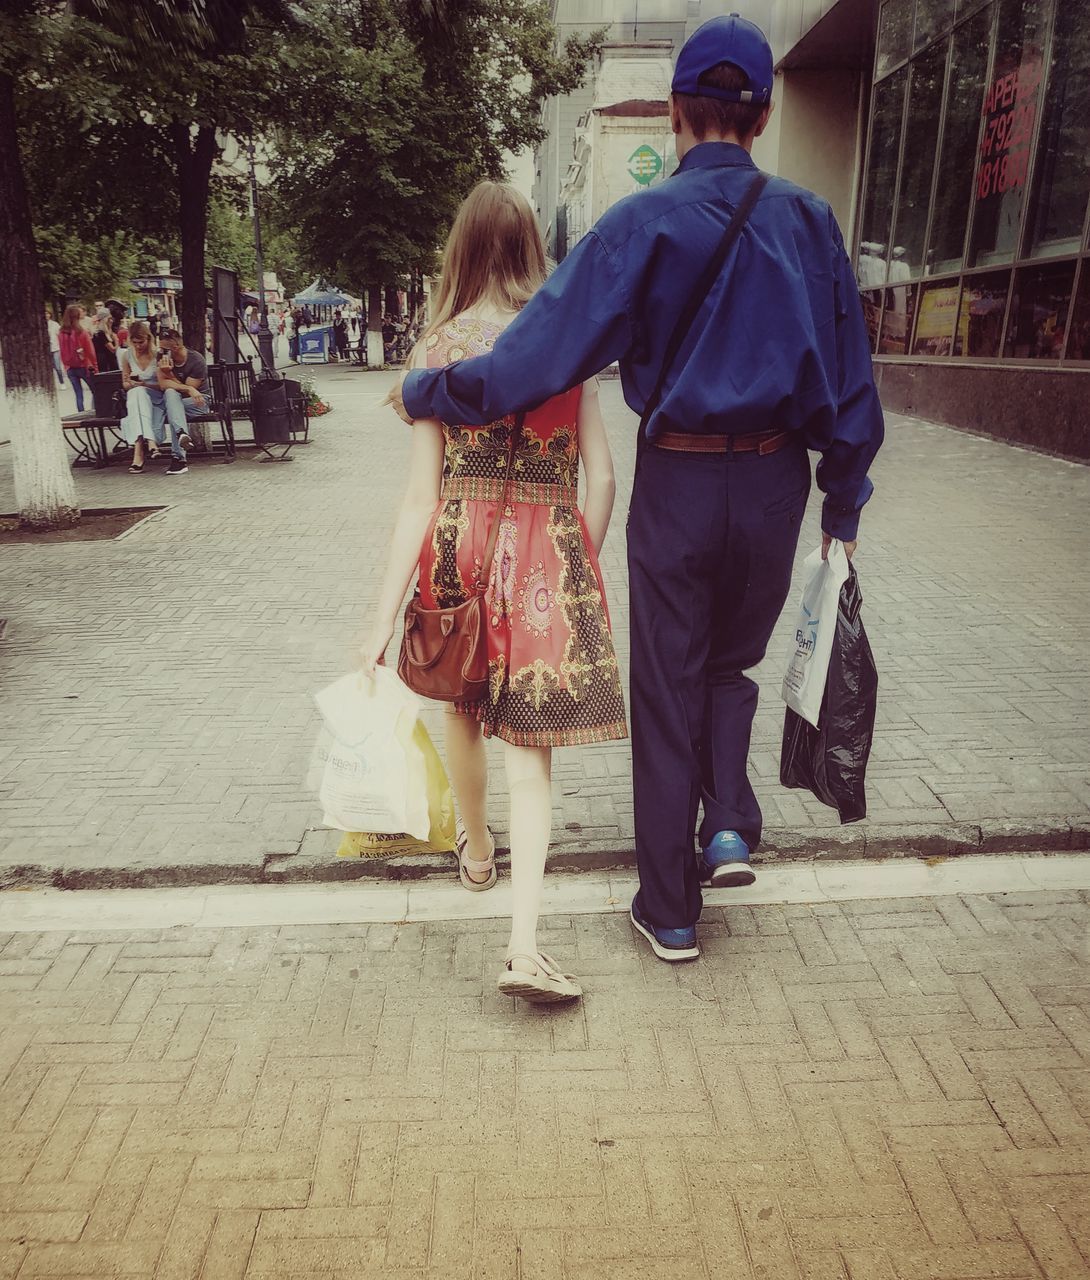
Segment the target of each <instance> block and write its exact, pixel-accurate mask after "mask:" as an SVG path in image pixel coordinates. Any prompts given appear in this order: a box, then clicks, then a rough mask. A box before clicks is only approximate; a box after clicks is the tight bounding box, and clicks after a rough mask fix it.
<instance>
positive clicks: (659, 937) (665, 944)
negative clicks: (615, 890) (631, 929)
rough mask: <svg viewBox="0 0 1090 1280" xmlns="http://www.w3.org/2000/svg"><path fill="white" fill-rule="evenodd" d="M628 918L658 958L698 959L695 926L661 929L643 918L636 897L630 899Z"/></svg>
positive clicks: (669, 959)
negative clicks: (630, 905)
mask: <svg viewBox="0 0 1090 1280" xmlns="http://www.w3.org/2000/svg"><path fill="white" fill-rule="evenodd" d="M628 918H629V919H630V920H631V921H632V924H633V925H634V926H635V928H636V930H637V931H638V932H639V933H642V934H643V936H644V937H645V938H646V939H647V941H648V942H649V943H650V944H651V950H652V951H653V952H654V953H655V955H657V956H658V958H659V959H660V960H668V961H670V963H674V962H675V961H677V960H699V959H700V948H699V947H698V946H697V945H696V926H695V925H689V927H688V928H687V929H663V928H661V927H660V926H659V925H657V924H652V923H651V922H650V920H645V919H644V917H643V914H642V912H641V911H640V909H639V907H637V906H636V899H635V898H633V899H632V907H631V909H630V910H629V913H628Z"/></svg>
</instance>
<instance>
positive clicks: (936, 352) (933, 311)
mask: <svg viewBox="0 0 1090 1280" xmlns="http://www.w3.org/2000/svg"><path fill="white" fill-rule="evenodd" d="M959 292H960V289H959V286H958V282H957V281H956V280H953V281H950V282H948V283H946V284H929V285H925V286H924V290H923V294H922V296H921V297H920V313H919V315H918V316H917V317H916V338H915V341H914V342H913V344H912V354H913V355H917V356H948V355H950V353H951V351H952V350H953V343H954V317H955V316H956V315H957V312H958V294H959Z"/></svg>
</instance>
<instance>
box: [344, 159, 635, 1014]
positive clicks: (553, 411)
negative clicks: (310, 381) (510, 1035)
mask: <svg viewBox="0 0 1090 1280" xmlns="http://www.w3.org/2000/svg"><path fill="white" fill-rule="evenodd" d="M544 279H545V251H544V246H543V244H542V241H541V234H540V232H539V231H538V228H537V223H536V221H535V220H534V216H533V213H532V211H531V209H530V206H529V205H528V204H527V202H526V200H525V199H524V198H523V197H522V196H521V195H520V194H519V193H518V192H517V191H516V190H515V189H514V188H513V187H510V186H507V185H506V184H503V183H494V182H482V183H481V184H480V185H479V186H477V187H476V188H475V189H474V190H473V191H472V192H471V193H470V195H469V196H468V197H467V198H466V200H465V202H464V204H463V205H462V208H461V210H460V211H459V214H458V217H457V219H456V220H455V223H454V226H453V227H452V229H451V233H450V238H449V240H448V242H447V247H446V252H445V255H444V263H443V273H442V277H441V279H440V282H439V287H438V289H437V292H436V294H435V297H434V298H433V301H432V319H431V323H430V324H429V325H428V327H427V329H426V330H425V332H424V335H423V338H422V339H421V342H420V343H419V344H418V345H417V348H416V351H415V352H414V354H413V357H412V360H413V362H414V363H415V364H417V365H424V364H427V365H429V366H440V365H445V364H449V363H450V362H452V361H454V360H461V359H463V358H465V357H469V356H474V355H480V354H481V353H483V352H485V351H487V350H489V349H490V348H491V346H492V344H493V343H494V342H495V340H496V338H497V337H499V335H500V334H501V333H502V331H503V329H504V327H505V326H506V325H507V324H509V323H510V321H511V320H513V319H514V318H515V316H516V315H517V314H518V311H519V309H520V308H521V307H522V306H523V305H524V304H525V303H526V302H527V301H528V300H529V298H530V297H531V295H532V294H533V292H534V290H535V289H537V288H538V286H539V285H540V284H541V283H542V282H543V281H544ZM513 432H514V433H515V445H516V447H515V455H514V461H513V466H512V471H511V481H510V486H509V489H508V497H507V501H506V503H502V499H503V493H504V475H505V472H506V469H507V459H508V453H509V449H510V442H511V439H512V433H513ZM580 460H582V464H583V469H584V472H585V496H584V502H583V508H582V511H581V512H580V510H579V507H578V505H577V497H578V493H577V491H578V483H579V464H580ZM614 488H615V486H614V479H613V463H612V459H611V457H610V452H609V444H608V441H607V439H606V434H605V427H604V425H603V423H602V416H601V411H600V409H599V407H598V393H597V384H596V382H595V381H594V379H591V381H590V382H588V383H586V384H584V385H582V386H578V387H573V388H572V389H571V390H570V391H567V392H565V393H564V394H563V395H559V396H554V397H553V398H552V399H551V400H548V401H546V403H545V404H542V405H539V406H538V407H537V408H536V409H532V410H529V411H528V412H527V413H526V415H525V419H524V422H523V425H522V428H521V430H520V431H519V430H518V429H517V427H516V424H515V422H514V420H513V419H504V420H503V421H502V422H496V423H493V424H492V425H491V426H488V427H465V426H458V425H447V424H443V423H440V422H437V421H434V420H427V421H420V422H417V423H415V424H414V426H413V439H412V450H411V459H410V472H409V482H408V489H407V491H406V494H405V499H404V501H403V503H402V507H401V511H400V513H399V515H398V519H397V523H396V525H395V528H394V534H393V538H392V541H391V548H390V559H389V564H388V568H387V572H386V577H385V580H384V583H383V588H382V592H381V596H380V600H379V605H378V609H377V611H376V615H375V619H374V624H373V627H372V631H371V635H370V636H369V638H368V640H367V641H366V642H365V644H364V645H363V660H364V669H365V670H367V671H372V670H373V669H374V666H375V664H376V663H377V662H380V661H382V658H383V655H384V654H385V652H386V648H387V646H388V644H389V642H390V640H391V638H392V636H393V631H394V625H395V619H396V616H397V614H398V612H399V610H400V608H401V603H402V600H403V599H404V596H405V591H406V588H407V587H408V585H409V583H410V581H411V579H412V578H413V577H414V576H416V577H417V579H418V589H419V591H420V595H421V598H422V600H423V603H424V607H425V608H428V609H435V608H446V607H449V606H451V605H456V604H460V603H462V602H463V601H464V600H466V599H467V598H468V596H469V594H470V592H471V591H472V589H473V587H472V584H473V583H474V581H476V580H477V579H478V576H480V580H481V581H487V582H488V584H489V585H488V590H487V593H486V601H487V605H488V611H487V612H488V631H487V640H488V671H489V689H488V694H487V696H486V697H485V698H483V699H482V700H481V701H480V702H476V703H470V704H465V705H461V704H459V705H457V706H455V707H449V708H448V711H449V712H450V714H449V715H448V716H447V763H448V766H449V769H450V776H451V782H452V784H453V787H454V792H455V796H456V798H457V801H458V810H459V814H460V817H461V823H460V832H459V849H458V857H459V868H458V869H459V875H460V877H461V881H462V883H463V885H465V887H466V888H467V889H470V890H473V891H481V890H483V889H490V888H491V887H492V886H493V885H494V884H495V883H496V865H495V852H496V846H495V841H494V840H493V838H492V833H491V831H490V830H489V827H488V822H487V815H486V795H487V790H488V774H487V764H486V757H485V739H486V738H489V737H492V736H495V737H497V738H500V739H502V741H503V742H504V762H505V765H506V772H507V781H508V788H509V792H510V837H511V887H512V920H511V941H510V944H509V946H508V950H507V957H506V960H505V962H504V967H503V971H502V972H501V974H500V978H499V983H498V985H499V988H500V990H501V991H504V992H507V993H509V994H512V995H522V996H524V997H526V998H527V999H530V1000H535V1001H541V1002H549V1001H554V1000H566V999H574V998H576V997H578V996H579V995H580V994H581V990H580V987H579V985H578V983H577V982H576V981H575V979H574V978H573V976H572V975H571V974H567V973H564V972H563V971H562V970H561V968H560V966H559V965H558V964H557V963H556V961H555V960H553V959H552V957H550V956H546V955H543V954H542V953H541V952H540V951H539V950H538V946H537V921H538V912H539V909H540V902H541V889H542V882H543V878H544V873H545V859H546V854H547V852H548V847H549V838H550V834H551V824H552V796H551V763H552V748H553V747H558V746H569V745H578V744H585V743H591V742H601V741H605V740H608V739H614V738H623V737H625V736H626V733H627V730H626V727H625V713H624V699H623V696H622V694H621V684H620V676H619V672H618V670H617V658H616V654H615V653H614V650H613V640H612V637H611V635H610V629H609V615H608V611H607V608H606V601H605V593H604V590H603V587H602V578H601V572H600V570H599V567H598V551H599V550H600V548H601V545H602V542H603V541H604V539H605V535H606V530H607V528H608V526H609V518H610V514H611V512H612V510H613V497H614ZM501 503H502V510H501V509H500V508H501ZM496 519H498V520H499V522H500V525H499V536H498V539H497V543H496V551H495V554H494V556H493V560H492V564H491V565H489V566H484V565H482V564H481V559H482V557H483V556H484V553H485V550H486V544H487V542H488V535H489V531H490V529H491V527H492V522H493V520H496Z"/></svg>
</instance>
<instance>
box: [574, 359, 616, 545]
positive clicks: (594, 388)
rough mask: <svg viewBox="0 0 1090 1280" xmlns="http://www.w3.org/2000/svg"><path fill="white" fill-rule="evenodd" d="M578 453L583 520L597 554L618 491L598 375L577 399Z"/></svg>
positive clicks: (585, 383) (587, 382) (589, 382)
mask: <svg viewBox="0 0 1090 1280" xmlns="http://www.w3.org/2000/svg"><path fill="white" fill-rule="evenodd" d="M579 457H580V459H581V460H582V463H583V473H584V476H585V477H586V495H585V497H584V499H583V521H584V523H585V524H586V526H587V534H588V535H589V537H590V541H591V545H592V546H593V547H594V551H595V554H597V553H598V552H599V551H601V549H602V543H603V542H605V540H606V530H607V529H608V528H609V519H610V516H611V515H612V514H613V500H614V498H615V497H616V495H617V482H616V479H615V478H614V474H613V455H612V453H610V450H609V439H608V437H607V436H606V425H605V423H604V422H603V421H602V410H601V406H600V405H599V403H598V379H597V378H589V379H588V380H587V381H586V382H584V383H583V394H582V397H581V398H580V401H579Z"/></svg>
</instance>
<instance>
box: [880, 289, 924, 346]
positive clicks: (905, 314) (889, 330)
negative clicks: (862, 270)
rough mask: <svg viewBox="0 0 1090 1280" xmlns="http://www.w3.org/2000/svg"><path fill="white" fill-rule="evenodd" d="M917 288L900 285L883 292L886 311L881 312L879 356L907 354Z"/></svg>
mask: <svg viewBox="0 0 1090 1280" xmlns="http://www.w3.org/2000/svg"><path fill="white" fill-rule="evenodd" d="M917 287H918V286H916V285H914V284H902V285H898V286H897V288H895V289H887V290H886V291H885V292H886V309H885V310H884V311H883V312H882V336H881V338H880V339H879V342H878V351H879V354H880V355H884V356H903V355H906V354H907V352H908V339H909V335H910V334H911V333H912V317H913V315H914V314H915V312H916V290H917Z"/></svg>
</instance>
